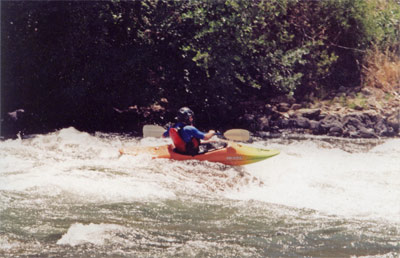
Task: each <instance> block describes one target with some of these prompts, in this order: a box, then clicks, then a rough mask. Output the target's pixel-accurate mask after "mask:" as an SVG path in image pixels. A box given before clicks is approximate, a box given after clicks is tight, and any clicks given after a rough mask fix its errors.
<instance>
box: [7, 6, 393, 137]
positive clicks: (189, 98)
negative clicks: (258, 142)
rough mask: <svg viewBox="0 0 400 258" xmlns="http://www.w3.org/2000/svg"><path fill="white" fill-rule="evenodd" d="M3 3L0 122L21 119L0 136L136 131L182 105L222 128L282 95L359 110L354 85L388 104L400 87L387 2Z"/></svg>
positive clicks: (167, 116) (204, 123) (360, 99)
mask: <svg viewBox="0 0 400 258" xmlns="http://www.w3.org/2000/svg"><path fill="white" fill-rule="evenodd" d="M1 5H2V6H1V11H2V15H1V19H2V23H1V24H2V25H1V26H2V28H1V31H2V33H1V36H2V44H1V48H2V66H1V69H2V73H1V74H2V78H1V80H2V101H1V102H2V104H1V105H2V109H1V110H2V117H3V119H5V117H6V116H7V113H9V112H12V111H14V110H17V109H23V110H24V116H25V117H27V118H26V119H25V120H24V122H23V124H22V125H21V124H20V125H19V128H15V127H12V126H10V127H7V125H6V124H4V123H3V127H4V125H6V126H5V128H3V132H4V131H15V130H20V129H21V128H23V129H24V130H26V131H27V132H39V131H46V130H52V129H56V128H62V127H65V126H71V125H72V126H75V127H77V128H80V129H84V130H108V131H110V130H111V131H130V130H138V129H140V127H141V126H142V125H143V124H145V123H152V122H154V123H160V124H163V123H166V122H168V121H171V120H173V118H174V116H175V113H174V112H175V110H176V109H177V108H179V107H181V106H184V105H187V106H190V107H191V108H192V109H193V110H195V112H196V114H197V121H198V123H199V124H201V125H202V126H203V127H209V126H212V127H214V128H222V127H229V126H235V125H238V124H237V123H239V122H238V120H237V119H236V118H238V117H240V116H242V115H244V114H246V112H248V111H249V110H248V109H249V106H251V107H252V108H253V110H252V112H255V111H256V110H254V103H258V104H259V106H261V107H264V106H265V105H266V104H271V103H274V101H275V102H276V100H277V99H279V98H282V96H284V97H285V98H290V99H291V101H294V102H295V103H311V104H313V105H316V104H317V103H319V102H322V101H325V102H328V101H332V100H333V99H334V98H335V97H337V95H336V93H337V92H350V91H354V92H355V93H354V94H353V95H352V96H353V98H352V99H351V100H347V98H348V96H347V95H343V96H342V99H340V97H339V98H338V101H336V103H340V102H342V103H346V104H345V105H347V106H349V107H350V108H354V109H357V108H358V109H359V108H365V107H366V104H365V103H366V100H363V97H362V96H363V95H361V94H362V93H360V91H361V89H363V88H366V87H367V88H369V89H379V91H380V92H383V93H382V94H383V96H384V97H382V98H381V99H380V100H379V101H386V102H390V101H393V99H395V98H396V97H397V96H398V93H399V90H400V85H399V84H400V74H399V71H400V60H399V58H398V57H399V55H400V41H399V38H400V4H399V3H398V2H396V1H394V0H369V1H365V0H326V1H294V0H268V1H267V0H257V1H256V0H253V1H247V0H226V1H167V0H143V1H95V2H88V1H61V2H59V1H5V2H2V4H1ZM343 98H346V99H343ZM249 103H251V104H252V105H249ZM241 126H245V125H243V124H241Z"/></svg>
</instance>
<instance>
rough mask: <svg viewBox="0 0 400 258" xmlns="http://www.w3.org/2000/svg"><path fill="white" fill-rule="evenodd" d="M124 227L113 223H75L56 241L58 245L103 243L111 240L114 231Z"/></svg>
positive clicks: (119, 230)
mask: <svg viewBox="0 0 400 258" xmlns="http://www.w3.org/2000/svg"><path fill="white" fill-rule="evenodd" d="M124 229H125V228H124V227H122V226H119V225H115V224H92V223H90V224H88V225H84V224H81V223H75V224H73V225H71V227H70V228H69V229H68V232H67V233H66V234H64V235H63V236H62V237H61V239H59V240H58V241H57V244H58V245H70V246H77V245H81V244H87V243H90V244H94V245H104V244H105V242H106V241H108V240H111V239H112V238H113V237H114V236H115V234H116V233H118V232H121V231H123V230H124Z"/></svg>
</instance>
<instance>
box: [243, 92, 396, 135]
mask: <svg viewBox="0 0 400 258" xmlns="http://www.w3.org/2000/svg"><path fill="white" fill-rule="evenodd" d="M248 110H249V112H247V113H246V114H245V115H243V116H242V117H240V118H239V119H240V122H241V124H242V125H243V126H246V125H247V127H248V129H250V130H251V131H253V132H254V134H255V135H256V136H259V137H266V138H268V137H273V138H274V137H281V136H282V134H286V133H307V134H313V135H328V136H336V137H349V138H379V137H398V136H400V132H399V131H400V95H399V93H398V92H396V91H392V92H387V91H383V90H380V89H366V88H365V89H358V90H357V91H354V89H353V90H346V89H341V90H340V91H339V92H336V93H334V96H328V97H327V98H326V100H322V101H316V102H315V103H310V102H308V103H296V102H295V100H294V99H290V98H277V99H274V100H272V101H271V103H270V104H267V105H265V106H264V107H262V108H260V107H259V108H254V107H253V108H249V109H248ZM251 110H253V111H255V112H253V111H251Z"/></svg>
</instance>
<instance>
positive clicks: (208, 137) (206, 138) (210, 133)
mask: <svg viewBox="0 0 400 258" xmlns="http://www.w3.org/2000/svg"><path fill="white" fill-rule="evenodd" d="M214 135H215V131H214V130H210V131H208V133H206V134H204V140H205V141H207V140H210V139H211V138H212V137H213V136H214Z"/></svg>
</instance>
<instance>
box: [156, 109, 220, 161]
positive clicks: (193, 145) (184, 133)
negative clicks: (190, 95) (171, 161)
mask: <svg viewBox="0 0 400 258" xmlns="http://www.w3.org/2000/svg"><path fill="white" fill-rule="evenodd" d="M193 121H194V112H193V111H192V110H191V109H190V108H188V107H182V108H181V109H179V111H178V115H177V123H176V124H174V125H173V126H172V127H169V128H168V129H167V131H165V132H164V134H163V137H171V139H172V141H173V142H174V145H175V149H176V151H177V152H179V153H182V154H188V155H196V154H198V152H199V146H200V140H209V139H211V137H213V136H214V135H215V131H214V130H210V131H208V133H205V132H202V131H200V130H198V129H197V128H196V127H194V126H193Z"/></svg>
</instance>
